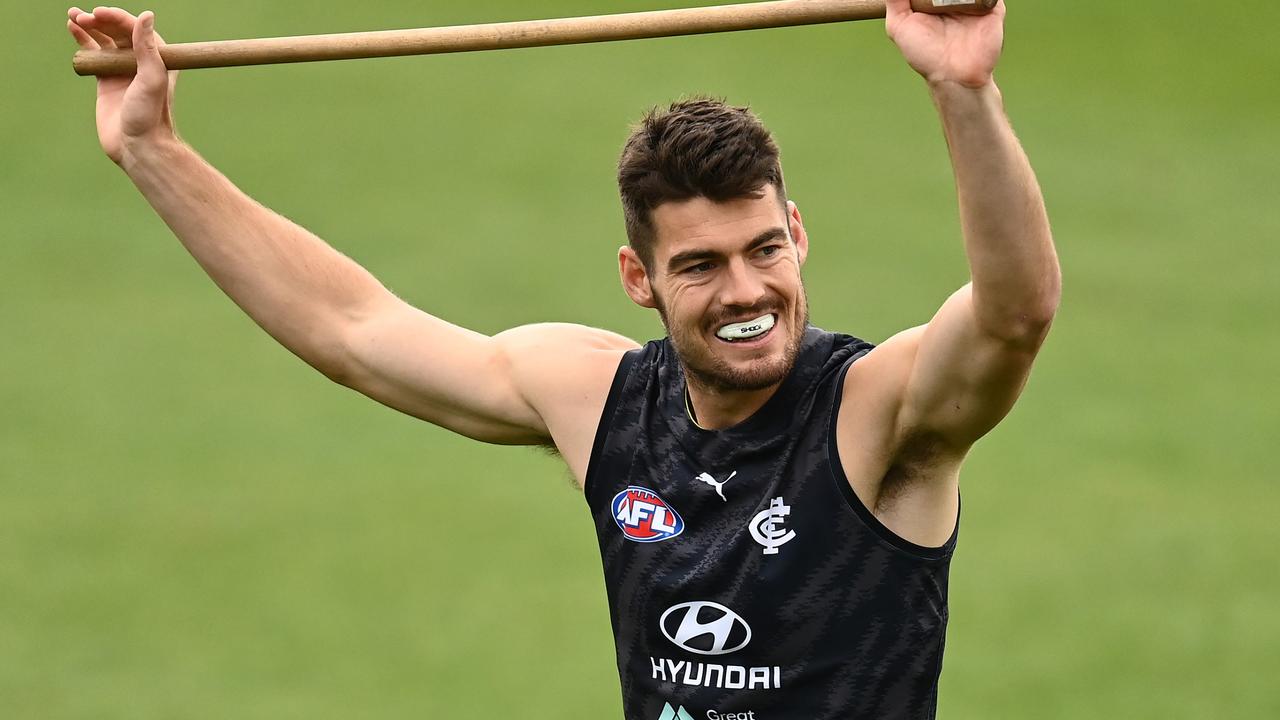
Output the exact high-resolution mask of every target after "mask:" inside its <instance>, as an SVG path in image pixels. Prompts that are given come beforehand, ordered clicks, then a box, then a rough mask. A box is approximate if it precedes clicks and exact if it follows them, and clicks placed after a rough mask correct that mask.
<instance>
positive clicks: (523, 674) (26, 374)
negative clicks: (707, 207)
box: [0, 0, 1280, 720]
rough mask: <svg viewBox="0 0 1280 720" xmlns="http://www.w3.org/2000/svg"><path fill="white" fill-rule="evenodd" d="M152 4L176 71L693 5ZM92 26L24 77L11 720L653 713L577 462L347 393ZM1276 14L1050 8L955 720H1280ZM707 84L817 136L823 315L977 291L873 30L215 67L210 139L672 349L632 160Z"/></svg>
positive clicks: (793, 151) (4, 561)
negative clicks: (645, 273)
mask: <svg viewBox="0 0 1280 720" xmlns="http://www.w3.org/2000/svg"><path fill="white" fill-rule="evenodd" d="M679 4H681V3H676V2H664V3H658V2H654V3H643V2H639V1H638V0H627V2H614V3H609V4H605V5H601V4H599V3H590V2H586V1H585V0H576V1H573V2H570V1H568V0H562V1H558V2H540V3H535V4H529V3H513V2H505V1H503V2H499V1H497V0H484V1H478V2H472V3H466V4H463V3H454V4H431V5H428V6H425V7H424V6H423V5H422V4H420V3H409V2H389V1H383V0H375V1H373V2H367V3H362V4H360V5H359V6H349V5H341V4H332V3H325V4H323V5H321V6H318V7H307V8H306V9H303V8H300V7H298V6H293V5H287V4H277V5H272V4H258V3H250V2H247V1H246V0H232V1H229V2H224V3H220V4H217V5H216V6H209V5H207V4H197V3H194V2H190V0H184V1H182V2H178V1H174V2H163V3H159V4H157V5H154V6H153V9H155V10H156V11H157V12H158V14H159V26H160V29H161V31H162V32H164V33H165V34H166V36H167V37H168V38H169V39H170V40H171V41H182V40H198V39H213V38H221V37H237V36H260V35H289V34H300V33H308V32H334V31H344V30H354V29H381V28H391V27H415V26H422V25H429V24H448V23H463V22H485V21H493V20H502V19H515V18H532V17H552V16H562V15H571V14H590V13H597V12H613V11H627V10H640V9H652V8H659V7H674V6H677V5H679ZM61 13H62V8H61V7H60V6H56V5H51V4H47V3H39V4H35V3H33V4H29V5H24V6H22V7H21V8H17V14H16V19H17V22H16V23H15V24H12V25H11V27H10V30H11V37H12V38H13V39H12V40H11V42H10V43H7V44H6V45H5V46H4V49H3V50H0V53H3V54H4V59H5V61H6V66H7V67H9V68H10V69H9V70H6V71H5V72H4V74H0V90H3V91H4V97H6V98H7V99H8V102H7V103H6V108H5V111H4V112H0V133H2V134H0V137H2V138H3V141H0V198H3V200H0V234H2V236H3V242H0V321H2V322H3V330H4V338H5V339H4V340H3V341H0V369H2V370H3V372H4V376H3V380H2V381H0V717H5V718H10V717H12V718H49V719H62V718H104V719H110V718H225V717H236V718H273V719H274V718H280V717H306V718H328V717H334V718H337V717H343V718H347V717H409V716H427V715H441V716H446V717H453V718H492V717H520V718H528V719H531V720H532V719H536V718H552V717H557V718H559V717H617V716H618V715H619V711H618V707H619V701H618V686H617V677H616V672H615V670H614V667H613V654H612V641H611V639H610V637H609V632H608V627H609V625H608V616H607V611H606V608H605V603H604V592H603V587H602V586H601V582H600V572H599V569H598V568H599V564H598V563H599V559H598V555H597V551H596V548H595V544H594V543H595V541H594V538H593V534H592V531H591V527H590V523H589V520H588V517H587V513H586V512H585V508H584V507H583V503H582V500H581V498H580V497H579V496H578V495H577V494H575V493H574V492H573V491H572V490H571V489H570V487H569V482H568V480H567V476H566V473H565V472H564V471H563V470H562V469H561V468H560V467H559V466H558V464H557V463H556V461H554V460H552V459H550V458H547V457H545V456H543V455H541V454H539V453H537V452H533V451H529V450H522V449H509V448H494V447H489V446H482V445H478V444H475V443H471V442H469V441H466V440H463V439H460V438H455V437H452V436H449V435H448V434H446V433H444V432H443V431H439V430H436V429H434V428H431V427H429V426H426V425H423V424H421V423H417V422H415V421H412V420H410V419H408V418H405V417H402V416H399V415H397V414H395V413H393V412H391V411H388V410H385V409H382V408H379V407H377V406H374V405H372V404H371V403H369V402H367V401H364V400H362V399H361V398H358V397H357V396H355V395H353V394H352V393H350V392H348V391H345V390H343V389H341V388H337V387H334V386H331V385H329V384H327V383H326V382H325V381H324V380H323V379H321V378H319V377H318V376H316V375H314V374H313V373H310V372H309V371H308V370H307V369H306V368H305V367H304V366H302V365H301V364H300V363H299V362H298V361H296V360H295V359H294V358H293V357H292V356H290V355H289V354H288V353H287V352H285V351H283V350H281V349H279V348H278V347H276V346H274V345H273V343H272V342H271V341H270V340H269V339H268V338H266V337H265V336H264V335H263V334H262V333H261V332H260V331H258V330H257V328H256V327H254V326H253V324H252V323H251V322H250V321H248V320H247V319H245V318H244V317H242V316H240V315H239V314H238V311H237V310H236V309H235V308H234V307H233V306H232V305H231V304H230V303H229V302H227V301H226V300H225V298H223V297H222V296H221V295H220V294H219V293H218V291H217V290H216V289H215V288H213V286H212V285H211V284H210V283H208V281H207V280H205V279H204V278H203V276H202V274H201V273H200V271H199V270H198V269H197V268H196V267H195V265H194V263H193V262H191V261H190V259H189V258H187V257H186V256H185V255H184V253H183V251H182V250H181V248H180V247H179V246H178V245H177V243H176V242H175V241H174V240H173V239H172V238H171V237H170V236H169V235H168V233H167V231H166V229H165V228H164V227H163V225H162V224H161V223H160V222H159V221H158V220H157V219H155V218H154V216H152V215H151V213H150V212H149V210H148V209H147V208H146V206H145V204H144V203H143V202H142V201H141V200H140V199H139V198H138V197H137V196H136V193H135V192H134V191H133V189H132V188H131V187H130V185H129V183H128V182H127V181H126V180H125V179H124V178H123V177H122V176H120V175H119V173H118V172H117V171H116V170H115V168H114V167H112V166H111V165H110V163H109V162H108V161H106V160H105V159H103V158H102V157H101V156H100V154H99V153H98V151H97V147H96V142H95V139H94V136H93V132H92V111H91V95H92V90H91V85H90V82H89V81H87V80H83V79H78V78H76V77H74V75H72V73H71V71H70V67H69V59H70V53H71V51H72V46H71V43H70V40H69V39H68V38H66V37H64V35H63V34H62V30H61V22H62V21H61ZM1277 21H1280V10H1277V9H1276V7H1275V6H1274V4H1272V3H1266V2H1262V1H1261V0H1247V1H1245V2H1237V3H1232V4H1230V5H1229V6H1223V7H1221V8H1218V7H1216V6H1213V7H1208V6H1205V5H1204V4H1203V3H1192V2H1189V1H1186V0H1174V1H1171V2H1166V3H1162V4H1160V5H1159V8H1158V9H1157V8H1152V7H1145V6H1142V5H1139V4H1137V3H1123V4H1121V3H1112V4H1106V5H1104V4H1102V3H1084V4H1080V3H1077V4H1074V5H1073V4H1066V3H1061V4H1051V3H1018V4H1016V5H1014V7H1013V8H1012V9H1011V11H1010V17H1009V29H1008V38H1007V47H1006V55H1005V59H1004V63H1003V65H1002V68H1001V71H1000V73H999V79H1000V82H1001V86H1002V88H1003V89H1004V91H1005V96H1006V101H1007V104H1008V107H1009V112H1010V115H1011V116H1012V118H1013V120H1014V123H1015V126H1016V128H1017V129H1018V131H1019V134H1020V136H1021V137H1022V139H1023V141H1024V144H1025V145H1026V146H1027V149H1028V152H1029V153H1030V155H1031V157H1032V160H1033V162H1034V164H1035V166H1036V168H1037V170H1038V172H1039V174H1040V179H1041V182H1042V184H1043V185H1044V188H1045V192H1046V196H1047V198H1048V202H1049V206H1050V211H1051V214H1052V217H1053V220H1054V225H1055V231H1056V235H1057V238H1058V242H1059V248H1060V251H1061V255H1062V258H1063V264H1064V269H1065V272H1066V290H1065V299H1064V304H1063V308H1062V312H1061V314H1060V317H1059V320H1058V322H1057V326H1056V327H1055V329H1054V333H1053V335H1052V338H1051V341H1050V343H1049V344H1048V346H1047V347H1046V349H1045V351H1044V354H1043V356H1042V358H1041V361H1040V363H1039V365H1038V367H1037V371H1036V375H1035V377H1034V379H1033V381H1032V384H1031V387H1030V389H1029V391H1028V393H1027V395H1026V396H1025V397H1024V399H1023V400H1022V402H1021V404H1020V405H1019V407H1018V408H1017V409H1016V410H1015V412H1014V413H1013V415H1012V416H1011V418H1010V419H1009V420H1008V421H1007V422H1006V423H1005V424H1004V425H1002V426H1001V428H999V429H998V430H997V431H996V432H995V433H993V435H992V436H991V437H990V438H988V439H987V440H985V441H984V442H983V443H982V444H980V445H979V447H978V449H977V450H976V451H975V452H974V454H973V457H972V459H971V460H970V462H969V464H968V466H967V468H966V472H965V483H964V490H965V514H964V519H963V524H964V528H963V533H962V541H961V546H960V551H959V554H958V555H957V557H956V560H955V563H954V569H953V583H952V617H953V622H952V626H951V631H950V634H949V638H948V654H947V659H946V669H945V672H944V673H943V687H942V693H941V703H940V716H941V717H943V718H973V719H984V720H985V719H987V718H1024V717H1037V718H1081V717H1126V718H1160V719H1161V720H1167V719H1168V718H1273V717H1277V716H1280V690H1277V686H1276V683H1275V677H1276V676H1277V674H1280V620H1278V619H1277V614H1276V612H1275V607H1276V605H1277V602H1278V600H1280V574H1278V573H1277V571H1276V568H1277V560H1276V549H1275V548H1276V547H1277V541H1278V540H1280V531H1277V529H1276V524H1275V520H1274V518H1275V516H1276V511H1277V509H1280V507H1278V506H1280V490H1277V488H1276V485H1275V477H1276V473H1275V472H1274V471H1273V470H1272V465H1273V458H1272V454H1273V452H1274V445H1275V438H1276V435H1277V429H1280V412H1278V410H1277V406H1278V405H1280V402H1278V401H1280V391H1278V389H1277V384H1276V381H1275V379H1274V375H1275V370H1276V368H1277V367H1278V366H1280V334H1278V333H1277V332H1276V331H1277V320H1276V317H1277V310H1278V309H1280V303H1278V302H1277V295H1278V293H1277V288H1278V287H1280V283H1277V281H1276V279H1275V278H1276V272H1277V268H1280V262H1278V261H1280V250H1278V249H1277V239H1278V238H1280V211H1277V209H1276V207H1275V201H1274V198H1275V195H1276V190H1277V187H1280V182H1278V180H1280V178H1278V177H1277V176H1278V175H1280V173H1278V172H1277V168H1278V167H1280V146H1278V144H1277V142H1276V132H1277V124H1276V118H1277V117H1280V114H1278V111H1280V96H1278V95H1277V94H1276V92H1275V89H1274V81H1275V78H1276V77H1277V76H1278V75H1280V45H1278V44H1277V43H1275V42H1274V38H1273V37H1271V34H1272V33H1271V31H1270V29H1269V28H1271V27H1273V26H1274V25H1275V24H1276V22H1277ZM696 92H707V93H713V94H717V95H722V96H726V97H728V98H729V99H730V100H733V101H735V102H744V103H751V104H752V105H753V106H754V107H755V108H756V110H757V111H758V112H759V113H760V114H761V115H762V116H763V117H764V118H765V120H766V121H767V122H768V123H769V124H770V125H771V126H772V127H773V128H774V130H775V132H776V133H777V134H778V136H779V139H780V142H781V144H782V147H783V150H784V154H785V162H786V167H787V172H788V184H789V187H790V189H791V191H792V195H793V197H794V199H796V200H797V201H798V202H799V203H800V205H801V207H802V208H803V210H804V211H805V217H806V220H807V223H808V225H809V228H810V232H811V235H812V237H813V242H814V249H813V252H812V255H811V261H810V263H809V265H808V267H807V269H806V270H807V280H808V285H809V292H810V297H811V301H812V305H813V307H814V319H815V321H816V322H818V323H819V324H821V325H823V326H826V327H829V328H833V329H842V330H848V331H852V332H854V333H856V334H860V335H862V336H864V337H867V338H869V339H873V340H880V339H883V338H884V337H886V336H887V335H889V334H891V333H892V332H894V331H896V330H898V329H901V328H903V327H906V326H908V325H912V324H917V323H919V322H923V321H924V320H926V319H927V318H928V317H929V315H930V314H931V313H932V311H933V310H934V309H935V308H936V306H937V305H938V303H940V302H941V300H942V299H943V298H945V297H946V295H947V294H949V292H950V291H951V290H952V289H953V288H954V287H955V286H956V285H958V284H959V283H961V282H963V281H964V277H965V276H964V266H963V255H962V253H961V249H960V244H959V237H958V232H957V228H956V218H955V210H954V207H953V205H954V202H953V200H952V189H951V186H950V172H949V169H948V167H947V164H946V158H945V153H944V147H943V143H942V141H941V137H940V133H939V132H938V131H937V128H936V120H935V119H934V117H933V114H932V110H931V108H930V106H929V102H928V99H927V97H926V94H925V92H924V90H923V88H922V87H921V85H920V83H919V82H917V81H916V80H915V78H914V77H913V76H912V75H911V73H910V71H909V70H907V69H906V68H905V67H904V66H903V65H902V63H901V61H900V60H899V59H898V57H897V56H896V54H895V52H894V50H893V49H892V47H891V46H890V45H889V44H888V43H887V42H886V41H885V40H884V39H883V33H882V30H881V28H880V26H879V25H878V24H874V23H863V24H858V25H852V26H840V27H820V28H806V29H791V30H779V31H770V32H758V33H744V34H738V35H732V36H716V37H703V38H685V39H670V40H655V41H646V42H636V43H621V44H611V45H599V46H581V47H569V48H554V49H541V50H524V51H510V52H504V53H485V54H474V55H463V56H451V57H450V56H441V57H434V58H414V59H396V60H381V61H367V62H359V63H334V64H326V65H309V66H285V67H274V68H258V69H243V70H217V71H206V72H198V73H196V72H193V73H188V74H187V75H186V76H184V78H183V81H182V83H181V88H180V97H179V104H178V112H179V124H180V128H181V130H182V132H183V134H184V136H185V137H187V139H189V140H190V141H191V142H192V143H193V144H194V145H196V147H197V148H199V149H200V150H201V151H202V152H203V153H204V154H205V155H206V156H207V157H208V158H209V159H211V160H212V161H213V162H214V163H215V164H217V165H218V166H219V167H220V168H221V169H223V170H224V171H225V172H226V173H227V174H228V175H230V176H231V177H232V178H233V179H234V180H236V181H237V182H238V183H239V184H240V185H241V186H242V187H244V188H245V189H246V190H247V191H249V192H250V193H251V194H253V195H255V196H256V197H258V198H259V199H260V200H262V201H263V202H265V203H267V204H268V205H270V206H271V207H273V208H275V209H277V210H279V211H281V212H282V213H284V214H286V215H288V216H290V217H293V218H294V219H296V220H298V221H300V222H302V223H303V224H305V225H307V226H308V227H310V228H311V229H313V230H315V231H317V232H318V233H320V234H321V235H322V236H323V237H325V238H327V239H328V240H330V241H331V242H332V243H334V244H335V245H336V246H338V247H339V248H341V249H342V250H344V251H345V252H348V253H349V254H351V255H352V256H353V257H355V258H356V259H358V260H359V261H361V262H362V263H364V264H366V265H367V266H368V267H369V268H370V269H371V270H373V271H374V273H375V274H377V275H378V276H379V277H380V278H382V279H383V280H384V281H385V282H386V283H387V284H388V285H390V286H391V287H393V288H394V289H396V290H397V291H398V292H399V293H401V294H402V295H403V296H404V297H406V298H408V299H410V300H411V301H413V302H415V303H416V304H418V305H420V306H422V307H424V308H426V309H428V310H430V311H432V312H435V313H437V314H439V315H441V316H443V317H446V318H449V319H451V320H453V321H455V322H459V323H461V324H464V325H467V326H469V327H472V328H475V329H477V330H481V331H486V332H495V331H498V330H501V329H504V328H506V327H509V326H512V325H516V324H520V323H525V322H533V321H540V320H551V319H554V320H565V321H573V322H582V323H587V324H592V325H598V326H604V327H609V328H612V329H615V330H618V331H620V332H623V333H625V334H628V335H631V336H632V337H635V338H637V339H645V338H648V337H652V336H654V335H655V334H657V333H658V332H660V326H659V325H658V323H657V322H656V320H655V319H654V318H652V317H651V316H650V315H649V314H648V313H646V312H645V311H641V310H639V309H637V308H634V307H632V306H630V304H629V303H628V302H627V300H626V299H625V297H624V296H623V294H622V293H621V291H620V289H619V287H618V284H617V281H616V279H615V274H614V273H615V270H614V257H613V251H614V249H615V248H616V247H617V246H618V245H619V244H621V243H622V242H623V237H622V232H621V223H620V220H619V212H618V209H617V201H616V197H615V190H614V187H613V170H612V168H613V163H614V161H615V159H616V153H617V151H618V148H619V146H620V144H621V142H622V140H623V138H624V137H625V133H626V127H627V125H628V124H629V123H630V122H632V121H634V120H635V119H636V117H637V116H638V115H639V114H640V112H641V111H642V110H643V109H644V108H646V107H648V106H652V105H655V104H660V103H665V102H667V101H669V100H671V99H673V98H675V97H678V96H680V95H683V94H689V93H696Z"/></svg>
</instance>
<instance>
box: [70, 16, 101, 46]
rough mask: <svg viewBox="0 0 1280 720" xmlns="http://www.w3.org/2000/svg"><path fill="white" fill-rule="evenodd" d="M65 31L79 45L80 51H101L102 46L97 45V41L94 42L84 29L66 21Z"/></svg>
mask: <svg viewBox="0 0 1280 720" xmlns="http://www.w3.org/2000/svg"><path fill="white" fill-rule="evenodd" d="M67 30H68V31H70V33H71V37H73V38H75V39H76V43H77V44H79V45H80V49H81V50H101V49H102V46H100V45H98V41H97V40H94V39H93V38H92V37H91V36H90V35H89V33H88V31H86V30H85V29H84V28H82V27H80V26H79V25H77V24H75V23H74V22H72V21H70V20H68V21H67Z"/></svg>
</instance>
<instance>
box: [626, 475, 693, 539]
mask: <svg viewBox="0 0 1280 720" xmlns="http://www.w3.org/2000/svg"><path fill="white" fill-rule="evenodd" d="M613 519H614V522H616V523H618V527H619V528H621V530H622V534H623V535H625V536H626V538H627V539H628V540H633V541H635V542H640V543H652V542H661V541H663V540H670V539H671V538H673V537H675V536H677V535H679V534H680V533H682V532H684V520H682V519H681V518H680V515H679V513H677V512H676V511H675V508H673V507H671V506H670V505H668V504H667V501H665V500H663V499H662V498H660V497H658V493H656V492H654V491H652V490H647V489H645V488H642V487H636V486H635V485H632V486H631V487H629V488H627V489H626V490H623V491H622V492H620V493H618V494H617V495H614V496H613Z"/></svg>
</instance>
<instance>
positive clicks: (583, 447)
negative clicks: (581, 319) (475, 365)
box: [494, 323, 640, 483]
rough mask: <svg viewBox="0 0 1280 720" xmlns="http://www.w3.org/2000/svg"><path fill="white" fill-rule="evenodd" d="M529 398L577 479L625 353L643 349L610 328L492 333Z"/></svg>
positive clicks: (552, 326)
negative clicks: (609, 329)
mask: <svg viewBox="0 0 1280 720" xmlns="http://www.w3.org/2000/svg"><path fill="white" fill-rule="evenodd" d="M494 339H495V340H496V341H497V342H498V343H499V345H500V347H501V348H502V354H503V356H504V357H505V362H506V363H507V364H508V365H509V367H510V368H511V373H512V377H513V378H514V379H515V383H516V385H517V387H518V389H519V392H520V394H521V395H522V396H523V397H524V398H525V400H526V402H528V403H529V404H530V405H531V406H532V407H533V408H534V409H535V410H536V412H537V413H538V415H539V416H541V417H542V419H543V422H544V423H545V424H546V427H547V430H548V432H549V433H550V435H551V439H552V441H553V442H554V444H555V447H556V449H557V450H558V451H559V452H560V454H561V456H563V458H564V460H565V462H566V464H568V465H569V468H570V471H571V472H572V473H573V474H574V476H575V477H576V478H577V479H578V481H579V483H581V482H582V480H583V479H584V477H585V474H586V465H587V459H588V457H589V455H590V452H591V443H592V440H593V438H594V437H595V432H596V427H597V425H598V423H599V421H600V415H601V413H602V412H603V410H604V406H605V401H606V400H607V399H608V396H609V390H610V388H611V387H612V386H613V379H614V376H615V375H616V374H617V372H618V367H619V364H620V363H621V362H622V358H623V356H624V355H625V354H626V353H627V352H629V351H631V350H635V349H637V348H639V347H640V344H639V343H637V342H636V341H634V340H632V339H630V338H627V337H624V336H622V335H619V334H618V333H615V332H610V331H608V330H601V329H599V328H593V327H588V326H585V325H574V324H570V323H538V324H534V325H524V326H521V327H518V328H513V329H511V330H507V331H505V332H502V333H499V334H498V335H495V336H494Z"/></svg>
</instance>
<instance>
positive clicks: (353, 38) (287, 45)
mask: <svg viewBox="0 0 1280 720" xmlns="http://www.w3.org/2000/svg"><path fill="white" fill-rule="evenodd" d="M996 1H997V0H911V7H912V9H913V10H915V11H917V12H927V13H933V14H944V13H962V14H971V15H976V14H983V13H987V12H990V10H991V8H992V7H994V6H995V4H996ZM884 15H885V3H884V0H774V1H772V2H754V3H743V4H740V5H719V6H714V7H699V8H687V9H682V10H657V11H653V12H638V13H625V14H619V15H596V16H592V17H576V18H560V19H556V20H525V21H519V22H506V23H489V24H484V25H455V26H451V27H436V28H421V29H418V30H384V31H379V32H358V33H343V34H337V35H304V36H300V37H282V38H261V39H256V40H222V41H216V42H196V43H181V44H175V45H166V46H165V47H163V48H161V50H160V56H161V57H162V58H164V64H165V66H166V67H168V68H169V69H170V70H189V69H194V68H210V67H232V66H243V65H270V64H275V63H296V62H312V61H316V60H351V59H356V58H375V57H396V56H402V55H432V54H436V53H454V52H468V51H472V50H500V49H505V48H525V47H543V46H547V45H572V44H575V43H592V42H607V41H612V40H638V39H641V38H655V37H671V36H676V35H699V34H703V33H717V32H730V31H736V30H759V29H762V28H775V27H790V26H794V25H817V24H822V23H834V22H845V21H849V20H871V19H875V18H883V17H884ZM73 64H74V66H75V71H76V74H78V75H129V74H132V73H133V72H135V70H136V68H137V66H136V65H135V64H134V56H133V51H132V50H114V49H113V50H81V51H79V52H77V53H76V55H75V60H74V62H73Z"/></svg>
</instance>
